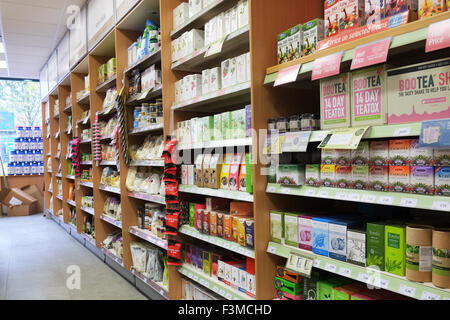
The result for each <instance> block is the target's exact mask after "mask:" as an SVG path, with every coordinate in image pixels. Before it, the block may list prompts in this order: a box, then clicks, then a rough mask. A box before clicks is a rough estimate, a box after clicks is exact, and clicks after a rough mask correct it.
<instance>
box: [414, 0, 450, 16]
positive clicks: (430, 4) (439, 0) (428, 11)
mask: <svg viewBox="0 0 450 320" xmlns="http://www.w3.org/2000/svg"><path fill="white" fill-rule="evenodd" d="M444 1H445V0H419V10H418V11H419V12H418V14H419V19H423V18H426V17H431V16H435V15H437V14H439V13H441V12H444V11H445V3H444Z"/></svg>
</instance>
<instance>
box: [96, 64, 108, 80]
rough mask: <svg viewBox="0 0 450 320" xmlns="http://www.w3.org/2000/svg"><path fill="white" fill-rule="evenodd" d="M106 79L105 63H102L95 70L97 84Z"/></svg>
mask: <svg viewBox="0 0 450 320" xmlns="http://www.w3.org/2000/svg"><path fill="white" fill-rule="evenodd" d="M106 79H107V70H106V64H102V65H101V66H100V67H98V70H97V82H98V84H102V83H103V82H105V81H106Z"/></svg>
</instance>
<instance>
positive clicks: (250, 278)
mask: <svg viewBox="0 0 450 320" xmlns="http://www.w3.org/2000/svg"><path fill="white" fill-rule="evenodd" d="M255 281H256V280H255V275H254V274H250V273H247V295H251V296H252V297H254V296H255V295H256V284H255ZM249 293H250V294H249Z"/></svg>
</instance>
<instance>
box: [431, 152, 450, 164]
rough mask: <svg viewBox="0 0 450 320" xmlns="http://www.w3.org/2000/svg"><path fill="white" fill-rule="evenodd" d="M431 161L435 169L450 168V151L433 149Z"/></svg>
mask: <svg viewBox="0 0 450 320" xmlns="http://www.w3.org/2000/svg"><path fill="white" fill-rule="evenodd" d="M433 159H434V161H433V162H434V166H435V167H442V166H450V149H434V150H433Z"/></svg>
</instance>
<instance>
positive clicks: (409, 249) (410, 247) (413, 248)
mask: <svg viewBox="0 0 450 320" xmlns="http://www.w3.org/2000/svg"><path fill="white" fill-rule="evenodd" d="M406 252H409V253H419V246H413V245H410V244H407V245H406Z"/></svg>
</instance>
